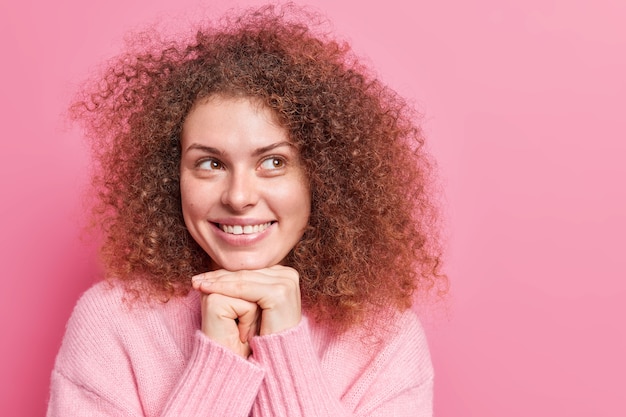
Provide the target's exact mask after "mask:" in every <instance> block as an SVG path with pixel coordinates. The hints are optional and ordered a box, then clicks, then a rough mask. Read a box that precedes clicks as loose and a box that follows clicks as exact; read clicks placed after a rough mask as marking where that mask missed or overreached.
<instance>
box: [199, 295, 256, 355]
mask: <svg viewBox="0 0 626 417" xmlns="http://www.w3.org/2000/svg"><path fill="white" fill-rule="evenodd" d="M201 310H202V328H201V329H202V332H203V333H204V334H205V335H206V336H207V337H209V338H210V339H211V340H214V341H215V342H217V343H219V344H221V345H222V346H224V347H226V348H227V349H230V350H232V351H233V352H235V353H237V354H238V355H241V356H243V357H244V358H247V357H248V356H250V353H251V351H250V345H249V343H248V341H249V340H250V338H251V337H252V336H254V335H255V334H256V333H257V331H258V323H259V313H260V309H259V306H258V305H256V304H255V303H251V302H248V301H244V300H240V299H237V298H231V297H227V296H224V295H222V294H202V301H201Z"/></svg>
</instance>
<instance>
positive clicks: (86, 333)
mask: <svg viewBox="0 0 626 417" xmlns="http://www.w3.org/2000/svg"><path fill="white" fill-rule="evenodd" d="M125 296H126V294H125V293H124V291H123V290H122V289H121V288H119V287H115V286H114V287H113V288H109V286H107V285H105V284H98V285H96V286H94V287H93V288H92V289H90V290H89V291H87V292H86V293H85V294H84V295H83V297H81V299H80V300H79V302H78V304H77V306H76V308H75V309H74V312H73V313H72V317H71V318H70V320H69V322H68V325H67V329H66V334H65V336H64V339H63V343H62V346H61V349H60V350H59V353H58V355H57V360H56V363H55V367H54V370H53V371H52V378H51V391H50V400H49V406H48V414H47V416H48V417H58V416H63V417H65V416H90V417H91V416H93V417H105V416H116V417H117V416H120V417H173V416H176V417H187V416H211V417H220V416H229V417H230V416H235V417H237V416H239V417H247V416H249V415H252V416H255V417H276V416H290V417H291V416H294V417H297V416H307V417H312V416H315V417H325V416H333V417H342V416H368V417H376V416H379V417H388V416H398V417H403V416H418V417H430V416H432V389H433V385H432V384H433V370H432V366H431V362H430V356H429V352H428V345H427V343H426V339H425V336H424V333H423V331H422V328H421V326H420V324H419V321H418V319H417V317H416V316H415V315H414V314H413V313H411V312H405V313H402V314H400V313H398V314H397V315H396V316H395V317H394V320H393V323H394V324H392V325H389V324H388V323H386V324H387V325H386V326H385V329H384V330H383V329H381V330H380V331H377V330H374V331H373V332H369V333H368V332H367V331H364V330H365V329H359V328H357V329H353V330H350V331H348V332H346V333H345V334H341V335H337V334H334V333H333V332H332V331H330V330H329V326H325V325H322V324H319V323H315V322H313V321H312V320H309V319H308V318H307V317H306V316H304V317H303V319H302V321H301V322H300V324H299V325H298V326H296V327H294V328H292V329H289V330H287V331H284V332H281V333H277V334H273V335H267V336H257V337H254V338H253V339H252V340H251V342H250V343H251V348H252V352H253V353H252V355H251V356H250V358H248V360H246V359H244V358H242V357H240V356H238V355H236V354H235V353H233V352H231V351H229V350H227V349H225V348H223V347H222V346H220V345H219V344H217V343H215V342H213V341H211V340H210V339H208V338H207V337H206V336H204V335H203V334H202V333H201V332H200V331H199V330H198V329H199V328H200V321H201V317H200V306H199V302H200V295H199V294H198V293H196V292H191V293H190V294H189V295H188V296H187V297H181V298H175V299H171V300H170V301H168V302H167V303H157V302H154V303H151V304H148V305H146V304H142V303H135V302H126V301H124V297H125ZM370 330H373V329H370Z"/></svg>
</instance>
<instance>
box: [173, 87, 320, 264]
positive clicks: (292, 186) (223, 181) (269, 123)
mask: <svg viewBox="0 0 626 417" xmlns="http://www.w3.org/2000/svg"><path fill="white" fill-rule="evenodd" d="M274 120H275V119H274V115H273V113H272V110H270V109H269V108H267V107H264V106H262V105H261V104H258V103H257V102H255V101H251V100H249V99H245V98H225V97H217V96H214V97H211V98H209V99H208V100H206V101H201V102H199V103H197V104H196V105H195V106H194V108H193V109H192V110H191V111H190V112H189V114H188V115H187V118H186V120H185V123H184V125H183V131H182V137H181V145H182V146H181V148H182V154H181V163H180V188H181V197H182V208H183V216H184V219H185V224H186V226H187V229H188V230H189V232H190V233H191V235H192V236H193V238H194V239H195V240H196V242H198V244H199V245H200V246H201V247H202V248H203V249H204V250H205V251H206V253H207V254H208V255H209V256H210V257H211V259H212V260H213V262H214V265H212V267H213V268H224V269H227V270H230V271H237V270H242V269H247V270H253V269H261V268H266V267H269V266H273V265H276V264H279V263H280V262H281V261H282V260H283V259H284V258H285V257H286V256H287V254H288V253H289V251H290V250H291V249H292V248H293V247H294V246H295V244H296V243H297V242H298V240H300V238H301V237H302V234H303V233H304V229H305V227H306V225H307V223H308V220H309V214H310V210H311V195H310V190H309V185H308V181H307V178H306V175H305V173H304V170H303V167H302V164H301V161H300V157H299V153H298V150H297V149H296V147H295V146H294V145H293V144H292V143H291V141H290V139H289V137H288V134H287V131H286V130H285V129H284V128H283V127H281V126H279V125H277V124H276V123H275V121H274Z"/></svg>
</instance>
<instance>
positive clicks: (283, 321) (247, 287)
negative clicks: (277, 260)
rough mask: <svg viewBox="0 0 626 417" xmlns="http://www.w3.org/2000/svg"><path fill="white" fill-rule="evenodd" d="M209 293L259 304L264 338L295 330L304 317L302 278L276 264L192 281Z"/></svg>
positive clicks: (201, 276) (221, 271)
mask: <svg viewBox="0 0 626 417" xmlns="http://www.w3.org/2000/svg"><path fill="white" fill-rule="evenodd" d="M192 284H193V287H194V288H195V289H196V290H198V291H201V292H203V293H205V294H222V295H226V296H228V297H232V298H239V299H242V300H245V301H248V302H251V303H256V304H257V305H258V306H259V307H260V308H261V310H262V312H261V325H260V326H259V332H260V334H261V335H267V334H272V333H277V332H281V331H283V330H287V329H290V328H292V327H295V326H297V325H298V323H300V320H301V318H302V309H301V298H300V276H299V275H298V272H297V271H296V270H295V269H293V268H290V267H286V266H282V265H275V266H272V267H270V268H265V269H258V270H253V271H246V270H244V271H235V272H233V271H227V270H225V269H218V270H216V271H210V272H205V273H203V274H199V275H196V276H194V277H193V278H192Z"/></svg>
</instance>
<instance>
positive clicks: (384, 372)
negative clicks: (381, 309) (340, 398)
mask: <svg viewBox="0 0 626 417" xmlns="http://www.w3.org/2000/svg"><path fill="white" fill-rule="evenodd" d="M310 328H311V338H312V340H313V344H314V345H315V346H316V348H317V350H318V354H319V356H320V358H321V359H322V362H323V364H324V368H326V369H328V370H329V371H330V372H331V373H332V374H333V375H335V376H337V375H339V374H343V375H345V377H347V378H354V377H355V376H358V377H359V378H360V379H362V380H370V381H374V380H377V381H378V385H379V386H383V385H386V386H389V387H391V386H394V387H395V389H396V392H398V391H397V390H400V391H401V390H403V389H411V388H412V387H415V386H419V385H423V384H431V383H432V380H433V377H434V374H433V367H432V362H431V357H430V351H429V348H428V341H427V339H426V334H425V332H424V329H423V327H422V325H421V323H420V320H419V318H418V317H417V315H416V314H415V312H413V311H411V310H407V311H404V312H389V313H388V314H383V315H381V316H380V317H379V318H378V319H377V320H376V321H374V322H373V323H372V324H371V325H369V326H366V327H360V328H353V329H351V330H348V331H347V332H345V333H343V334H341V335H335V336H333V335H332V332H330V331H328V330H327V329H326V328H325V327H324V326H322V325H319V324H315V323H310ZM337 382H339V381H337ZM344 383H345V384H350V383H351V381H350V380H349V379H348V380H346V381H344Z"/></svg>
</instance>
